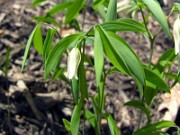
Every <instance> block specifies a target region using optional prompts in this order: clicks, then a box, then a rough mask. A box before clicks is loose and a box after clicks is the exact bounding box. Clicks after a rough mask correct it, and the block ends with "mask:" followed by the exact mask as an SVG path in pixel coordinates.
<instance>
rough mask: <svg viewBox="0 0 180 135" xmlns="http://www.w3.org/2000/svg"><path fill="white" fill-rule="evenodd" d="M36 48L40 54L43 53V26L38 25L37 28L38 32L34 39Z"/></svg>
mask: <svg viewBox="0 0 180 135" xmlns="http://www.w3.org/2000/svg"><path fill="white" fill-rule="evenodd" d="M33 43H34V48H35V49H36V51H37V52H38V53H39V54H42V53H43V39H42V33H41V25H38V27H37V28H36V31H35V33H34V38H33Z"/></svg>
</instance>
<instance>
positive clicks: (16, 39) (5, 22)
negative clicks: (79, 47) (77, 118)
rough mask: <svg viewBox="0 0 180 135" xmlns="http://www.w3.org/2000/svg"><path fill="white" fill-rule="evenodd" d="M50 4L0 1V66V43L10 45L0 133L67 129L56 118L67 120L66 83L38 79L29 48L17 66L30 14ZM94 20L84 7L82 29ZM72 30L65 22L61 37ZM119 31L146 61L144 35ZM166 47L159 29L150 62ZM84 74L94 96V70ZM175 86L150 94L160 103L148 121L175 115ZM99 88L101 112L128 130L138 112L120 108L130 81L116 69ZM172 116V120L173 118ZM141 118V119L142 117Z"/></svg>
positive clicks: (46, 133) (1, 87) (1, 86)
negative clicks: (101, 89) (103, 104)
mask: <svg viewBox="0 0 180 135" xmlns="http://www.w3.org/2000/svg"><path fill="white" fill-rule="evenodd" d="M53 5H55V1H51V2H47V3H45V4H44V5H42V6H41V7H37V8H35V9H32V8H31V7H30V1H21V0H16V1H15V0H8V1H3V0H0V67H2V66H3V65H4V60H5V54H6V48H7V47H8V46H9V47H10V50H11V51H10V57H11V59H10V67H9V72H8V76H7V77H5V75H4V74H3V73H1V74H0V135H1V134H2V135H4V134H5V135H6V134H9V135H59V134H63V135H65V134H67V132H66V130H65V128H64V126H63V124H62V118H67V119H70V116H71V113H72V112H71V110H72V108H73V101H72V98H71V95H70V89H69V87H68V86H66V84H65V83H64V82H62V81H59V80H57V81H52V80H50V79H49V80H47V81H45V80H44V78H43V65H42V59H41V57H40V56H39V55H38V54H37V52H35V50H34V49H33V48H32V49H31V51H30V55H29V58H28V60H27V65H26V67H25V70H24V72H23V73H21V71H20V68H21V64H22V58H23V53H24V48H25V45H26V42H27V39H28V37H29V35H30V33H31V31H32V29H33V28H34V26H35V22H34V21H32V20H31V18H32V17H33V16H38V15H40V14H41V15H42V14H44V13H45V12H46V11H47V10H48V9H50V7H52V6H53ZM169 7H170V4H169V6H166V7H164V10H165V11H166V13H168V12H169V11H170V10H169ZM119 16H124V14H119ZM81 18H82V15H81V17H79V19H80V21H82V19H81ZM57 19H58V20H62V18H61V17H60V16H59V17H58V16H57ZM173 20H174V19H173V18H170V24H171V26H173V25H172V24H173V22H174V21H173ZM98 22H100V20H99V18H97V17H96V15H94V13H92V11H89V12H88V13H87V16H86V20H85V28H84V29H85V30H86V29H88V28H89V27H90V26H93V25H94V24H96V23H98ZM148 27H150V28H151V29H152V31H154V32H156V31H157V29H158V24H157V23H156V22H155V21H153V20H152V22H151V23H149V24H148ZM74 32H75V29H73V28H72V29H71V28H66V27H65V28H64V29H63V31H62V37H63V36H66V35H67V34H71V33H74ZM120 35H121V36H122V37H123V38H124V39H125V40H126V41H127V42H128V43H129V44H130V45H131V46H132V48H133V49H134V51H135V52H136V53H137V54H138V55H139V56H140V58H141V59H142V60H143V61H144V62H147V59H148V57H149V55H148V52H149V45H148V42H147V41H146V40H145V39H144V37H142V36H140V37H138V36H137V34H133V33H123V34H121V33H120ZM139 39H140V40H139ZM138 44H139V45H138ZM172 47H173V41H172V40H171V39H169V38H167V37H166V36H165V35H164V34H163V33H162V34H160V36H159V37H158V39H157V41H156V46H155V52H154V55H153V62H154V63H155V62H156V61H157V58H158V57H159V56H160V55H161V54H162V52H164V50H167V49H169V48H172ZM87 53H89V54H90V55H92V48H91V47H87ZM64 62H65V61H64ZM65 63H66V62H65ZM106 66H107V67H108V66H109V64H108V63H107V65H106ZM87 78H88V87H89V94H90V95H94V94H95V93H96V86H95V80H94V71H93V69H92V68H90V67H88V71H87ZM179 88H180V86H179V84H178V85H177V86H176V87H175V88H173V90H172V96H171V95H169V94H163V95H162V96H161V97H160V98H157V99H156V102H160V108H159V109H158V111H157V113H155V114H154V116H153V121H155V120H157V119H163V118H164V117H165V119H170V120H175V119H176V115H177V112H178V108H179V105H180V101H179V97H180V93H179V91H177V90H179ZM105 93H106V94H107V101H106V111H107V112H109V113H110V114H112V116H113V117H114V118H115V120H116V122H117V125H118V127H119V129H120V130H121V132H122V134H123V135H131V134H132V131H133V130H136V128H137V121H138V114H139V112H138V111H137V110H136V109H132V108H126V107H124V106H123V104H124V103H125V102H127V101H128V100H130V99H138V98H139V94H138V92H137V90H136V87H135V86H134V82H133V80H132V79H131V78H129V77H126V76H123V75H122V74H120V73H113V74H110V75H109V76H108V78H107V80H106V90H105ZM161 101H162V103H161ZM90 102H91V101H87V106H86V107H87V108H92V106H91V104H90ZM168 113H169V114H168ZM178 117H179V116H178ZM178 117H177V120H176V122H177V123H179V121H178ZM143 118H144V119H145V116H143ZM144 123H145V121H144ZM102 125H103V129H102V130H103V131H102V133H103V134H104V135H109V134H110V133H109V129H108V128H107V123H106V121H105V120H102ZM86 130H87V131H88V134H89V135H92V134H94V132H93V129H92V128H91V127H90V126H89V125H88V124H87V129H86Z"/></svg>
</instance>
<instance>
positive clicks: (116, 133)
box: [105, 113, 120, 135]
mask: <svg viewBox="0 0 180 135" xmlns="http://www.w3.org/2000/svg"><path fill="white" fill-rule="evenodd" d="M105 117H106V119H107V122H108V125H109V128H110V132H111V135H120V133H119V129H118V127H117V125H116V123H115V121H114V119H113V118H112V116H111V115H110V114H108V113H106V114H105Z"/></svg>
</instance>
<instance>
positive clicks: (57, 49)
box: [44, 34, 83, 78]
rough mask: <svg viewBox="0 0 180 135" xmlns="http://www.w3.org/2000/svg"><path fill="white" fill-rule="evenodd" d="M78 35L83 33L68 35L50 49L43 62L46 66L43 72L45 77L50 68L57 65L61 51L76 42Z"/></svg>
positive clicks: (80, 35)
mask: <svg viewBox="0 0 180 135" xmlns="http://www.w3.org/2000/svg"><path fill="white" fill-rule="evenodd" d="M80 37H83V35H82V34H72V35H69V36H67V37H65V38H64V39H62V40H61V41H60V42H58V43H57V44H56V45H55V46H54V48H53V49H51V51H50V53H49V55H48V57H47V60H46V63H45V67H46V68H45V73H44V76H45V78H47V77H48V75H49V73H50V72H51V70H53V69H54V68H55V67H56V66H57V64H58V62H59V60H60V58H61V56H62V54H63V52H65V51H66V49H67V48H68V47H69V46H70V45H71V44H73V42H76V41H77V40H78V39H79V38H80Z"/></svg>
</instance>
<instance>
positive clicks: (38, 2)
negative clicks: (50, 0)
mask: <svg viewBox="0 0 180 135" xmlns="http://www.w3.org/2000/svg"><path fill="white" fill-rule="evenodd" d="M44 1H45V0H34V1H33V2H32V4H31V6H32V7H35V6H38V5H39V4H41V3H42V2H44Z"/></svg>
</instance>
